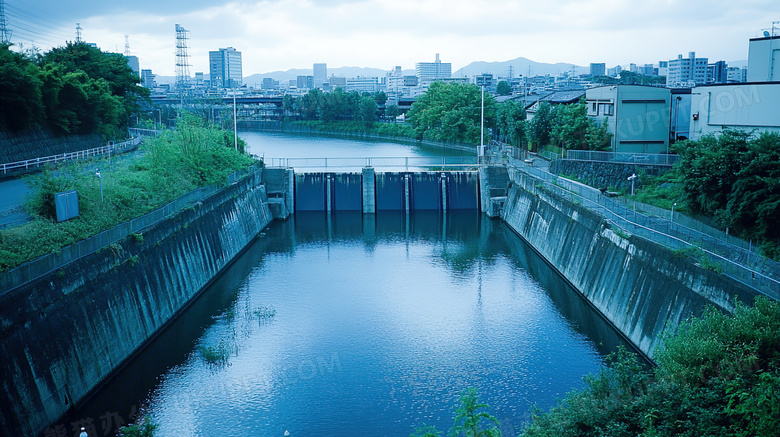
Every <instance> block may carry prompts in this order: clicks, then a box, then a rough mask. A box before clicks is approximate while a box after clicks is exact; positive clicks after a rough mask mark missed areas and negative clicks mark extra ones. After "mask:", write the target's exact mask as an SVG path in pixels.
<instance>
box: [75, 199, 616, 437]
mask: <svg viewBox="0 0 780 437" xmlns="http://www.w3.org/2000/svg"><path fill="white" fill-rule="evenodd" d="M264 309H265V310H269V309H273V310H274V311H275V312H276V313H275V315H273V316H267V317H261V316H262V314H265V313H264V312H263V311H264ZM618 344H621V341H620V339H619V337H618V336H617V335H616V334H615V333H614V332H613V331H612V330H611V329H610V328H609V326H607V325H606V324H605V323H604V322H603V321H602V320H601V319H600V318H599V317H598V316H597V315H596V314H595V313H594V312H593V311H592V310H591V309H590V308H589V307H588V306H587V305H586V304H585V303H584V302H583V301H582V300H581V299H580V298H579V297H578V296H577V295H576V293H575V292H574V291H573V290H571V289H570V288H569V287H568V286H567V285H566V283H565V282H564V281H562V280H561V279H560V278H559V277H558V276H557V275H556V274H555V273H554V272H553V271H551V270H550V269H549V267H548V266H547V265H546V264H545V263H544V262H543V261H542V260H540V259H539V258H538V257H537V256H536V255H535V254H534V253H533V251H532V250H531V249H529V248H528V247H527V246H525V245H524V244H523V243H522V241H521V240H520V239H519V238H518V237H516V236H515V235H514V234H512V232H511V231H510V230H508V229H507V228H506V227H505V226H504V225H503V224H502V223H500V222H497V221H492V220H489V219H487V218H484V217H483V216H480V215H479V214H477V213H471V212H455V213H446V214H442V213H439V212H436V211H432V212H422V213H421V212H416V213H414V214H411V215H406V214H403V213H398V214H396V213H382V214H377V215H376V216H368V215H367V216H363V215H361V214H356V213H338V214H333V215H327V214H323V213H305V214H303V213H299V214H298V215H297V216H295V217H294V218H291V219H290V220H288V221H287V222H276V223H273V224H272V225H271V226H270V227H269V229H267V230H266V232H265V233H264V235H263V236H261V238H259V239H258V240H257V241H256V242H255V243H254V244H253V245H252V246H251V247H250V248H249V249H248V250H247V251H246V252H245V253H244V254H243V255H242V256H241V257H239V259H238V260H237V262H236V263H235V264H233V265H232V266H231V267H230V268H229V269H228V270H227V271H226V272H225V273H224V274H223V275H222V276H221V277H220V278H219V279H218V280H217V281H215V282H214V284H212V286H211V287H210V288H209V289H208V290H207V291H206V292H205V293H204V294H203V295H202V296H201V298H200V299H198V300H197V301H196V302H195V303H194V304H193V305H192V306H191V307H190V308H189V309H188V310H187V311H186V312H185V313H184V314H183V315H182V317H180V318H178V319H177V320H176V321H175V322H174V323H172V324H171V326H170V327H169V328H168V329H166V330H165V331H164V332H163V333H162V335H161V336H160V337H159V338H158V339H157V340H156V341H155V342H154V343H153V344H152V345H151V347H150V348H148V349H147V350H145V351H144V352H143V353H141V354H140V355H139V356H138V357H137V358H136V359H135V360H134V361H133V362H132V363H131V364H130V365H129V366H128V367H127V368H125V369H124V370H123V371H122V372H120V374H119V375H118V377H117V378H115V379H114V380H113V381H112V382H111V383H110V384H109V385H108V386H107V387H106V388H105V389H104V390H103V391H101V392H100V393H99V394H98V396H96V397H95V398H94V399H93V401H92V402H91V403H90V404H89V405H87V406H86V407H85V408H84V409H83V410H82V411H81V412H80V413H79V416H78V417H99V416H100V415H102V414H103V413H104V411H106V409H109V410H115V411H127V410H129V409H130V408H131V407H132V406H133V405H136V404H141V403H143V405H144V408H145V411H146V412H148V413H150V414H151V415H152V416H153V417H154V418H155V419H156V420H157V421H158V422H160V424H161V427H160V435H162V436H182V435H185V436H188V435H203V436H211V435H235V436H244V435H263V436H265V435H282V433H283V432H284V430H286V429H288V430H290V432H291V433H292V435H308V436H320V435H321V436H327V435H334V434H339V435H408V434H409V433H410V432H411V431H412V430H413V428H414V426H416V425H420V424H422V423H423V422H426V423H429V424H434V425H436V426H438V427H439V428H440V429H447V428H448V427H449V426H450V425H451V421H452V417H453V415H452V411H453V410H452V407H453V406H454V404H455V401H456V400H457V395H458V393H459V392H460V390H462V389H463V388H465V387H468V386H477V387H479V388H480V391H481V393H482V396H483V400H484V401H485V402H487V403H488V404H490V405H491V407H492V413H493V414H494V415H495V416H496V417H497V418H499V420H500V421H501V422H502V427H503V430H504V432H506V433H508V434H507V435H513V434H515V433H516V432H517V431H518V430H519V427H520V426H521V425H522V423H523V421H524V420H526V419H527V418H528V411H529V407H530V405H531V404H532V403H538V404H539V405H541V406H548V405H550V404H551V403H552V402H553V401H554V399H555V398H556V397H560V396H562V394H563V393H564V392H566V391H568V390H570V389H571V388H573V387H577V386H580V385H581V377H582V375H584V374H586V373H589V372H593V371H596V370H597V369H598V367H599V366H600V365H601V363H602V362H603V354H605V353H608V352H611V351H614V350H615V348H616V346H617V345H618ZM209 348H211V349H209ZM212 353H213V355H212Z"/></svg>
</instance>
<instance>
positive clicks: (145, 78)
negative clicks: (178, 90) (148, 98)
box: [141, 70, 157, 89]
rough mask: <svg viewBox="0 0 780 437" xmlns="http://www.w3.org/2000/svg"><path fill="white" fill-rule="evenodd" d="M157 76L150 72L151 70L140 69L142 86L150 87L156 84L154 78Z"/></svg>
mask: <svg viewBox="0 0 780 437" xmlns="http://www.w3.org/2000/svg"><path fill="white" fill-rule="evenodd" d="M155 77H157V75H156V74H154V73H152V70H141V85H142V86H143V87H144V88H149V89H152V88H154V87H156V86H157V82H156V81H155V80H154V79H155Z"/></svg>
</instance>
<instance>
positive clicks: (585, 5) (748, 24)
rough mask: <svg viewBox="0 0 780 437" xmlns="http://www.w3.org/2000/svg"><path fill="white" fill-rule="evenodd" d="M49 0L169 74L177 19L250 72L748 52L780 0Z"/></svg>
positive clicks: (94, 37)
mask: <svg viewBox="0 0 780 437" xmlns="http://www.w3.org/2000/svg"><path fill="white" fill-rule="evenodd" d="M41 1H42V10H47V11H49V13H51V14H52V16H54V15H56V14H58V13H62V14H63V15H61V16H60V17H61V18H62V17H68V18H66V19H67V20H74V19H75V18H73V17H80V18H79V20H81V21H80V22H81V25H82V27H83V28H84V31H83V34H84V37H85V39H86V40H88V41H92V42H96V43H98V45H99V46H100V47H101V48H103V49H105V50H115V49H118V50H119V51H121V50H122V49H123V47H124V35H125V34H128V35H130V45H131V50H132V52H133V54H135V55H137V56H139V58H140V59H141V64H142V67H143V68H152V69H153V70H155V72H156V73H158V74H163V75H173V74H174V64H175V58H174V56H175V33H174V25H175V24H176V23H178V24H181V25H182V26H184V27H185V28H186V29H188V30H190V34H189V36H190V40H189V47H190V50H189V53H190V55H191V64H192V68H191V72H195V71H204V72H207V71H208V51H210V50H216V49H218V48H220V47H228V46H231V47H235V48H236V49H237V50H239V51H241V52H242V54H243V63H244V74H245V75H249V74H252V73H257V72H267V71H273V70H286V69H289V68H311V65H312V63H314V62H326V63H328V65H329V66H331V67H339V66H366V67H377V68H386V69H388V70H389V69H391V68H392V67H393V66H395V65H401V66H402V67H404V68H413V67H414V63H415V62H420V61H431V60H433V58H434V56H435V54H436V53H440V54H441V58H442V60H443V61H444V62H452V63H453V69H454V70H456V69H457V68H459V67H462V66H465V65H466V64H468V63H470V62H471V61H476V60H485V61H503V60H508V59H514V58H517V57H520V56H524V57H527V58H530V59H534V60H537V61H541V62H573V63H577V64H580V65H587V64H588V63H590V62H606V63H607V64H608V65H616V64H623V65H625V64H628V63H629V62H635V63H640V64H641V63H651V62H657V61H658V60H662V59H671V58H674V57H676V56H677V54H678V53H683V54H686V53H687V52H688V51H696V52H697V54H698V55H699V56H705V57H710V58H711V59H712V60H719V59H724V60H738V59H745V58H746V57H747V40H748V38H750V37H753V36H756V35H758V34H760V28H761V27H762V26H763V27H769V26H770V25H771V23H770V20H771V18H767V11H772V10H777V8H776V5H775V4H774V0H744V1H740V2H739V3H733V2H729V1H726V0H713V1H703V0H687V1H683V0H548V1H546V2H539V1H538V0H533V1H532V0H517V1H488V0H265V1H233V2H221V3H214V2H213V1H205V0H191V1H189V2H187V3H179V2H176V3H175V4H170V3H169V2H153V1H150V0H137V1H134V2H117V1H109V2H102V3H95V2H92V1H90V2H86V1H82V0H77V1H75V2H61V1H60V0H56V1H54V0H41ZM46 8H51V9H46ZM65 9H68V12H67V13H66V12H59V11H64V10H65ZM779 17H780V14H778V17H774V18H775V19H777V18H779Z"/></svg>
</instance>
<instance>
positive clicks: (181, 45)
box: [176, 24, 190, 90]
mask: <svg viewBox="0 0 780 437" xmlns="http://www.w3.org/2000/svg"><path fill="white" fill-rule="evenodd" d="M188 33H189V30H187V29H185V28H183V27H181V26H179V25H178V24H177V25H176V86H177V87H178V88H179V89H181V90H184V89H186V88H187V87H188V86H189V82H190V62H189V61H190V55H189V53H187V34H188Z"/></svg>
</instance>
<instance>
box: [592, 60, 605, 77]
mask: <svg viewBox="0 0 780 437" xmlns="http://www.w3.org/2000/svg"><path fill="white" fill-rule="evenodd" d="M606 74H607V64H605V63H603V62H602V63H599V64H594V63H591V64H590V75H591V76H604V75H606Z"/></svg>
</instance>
